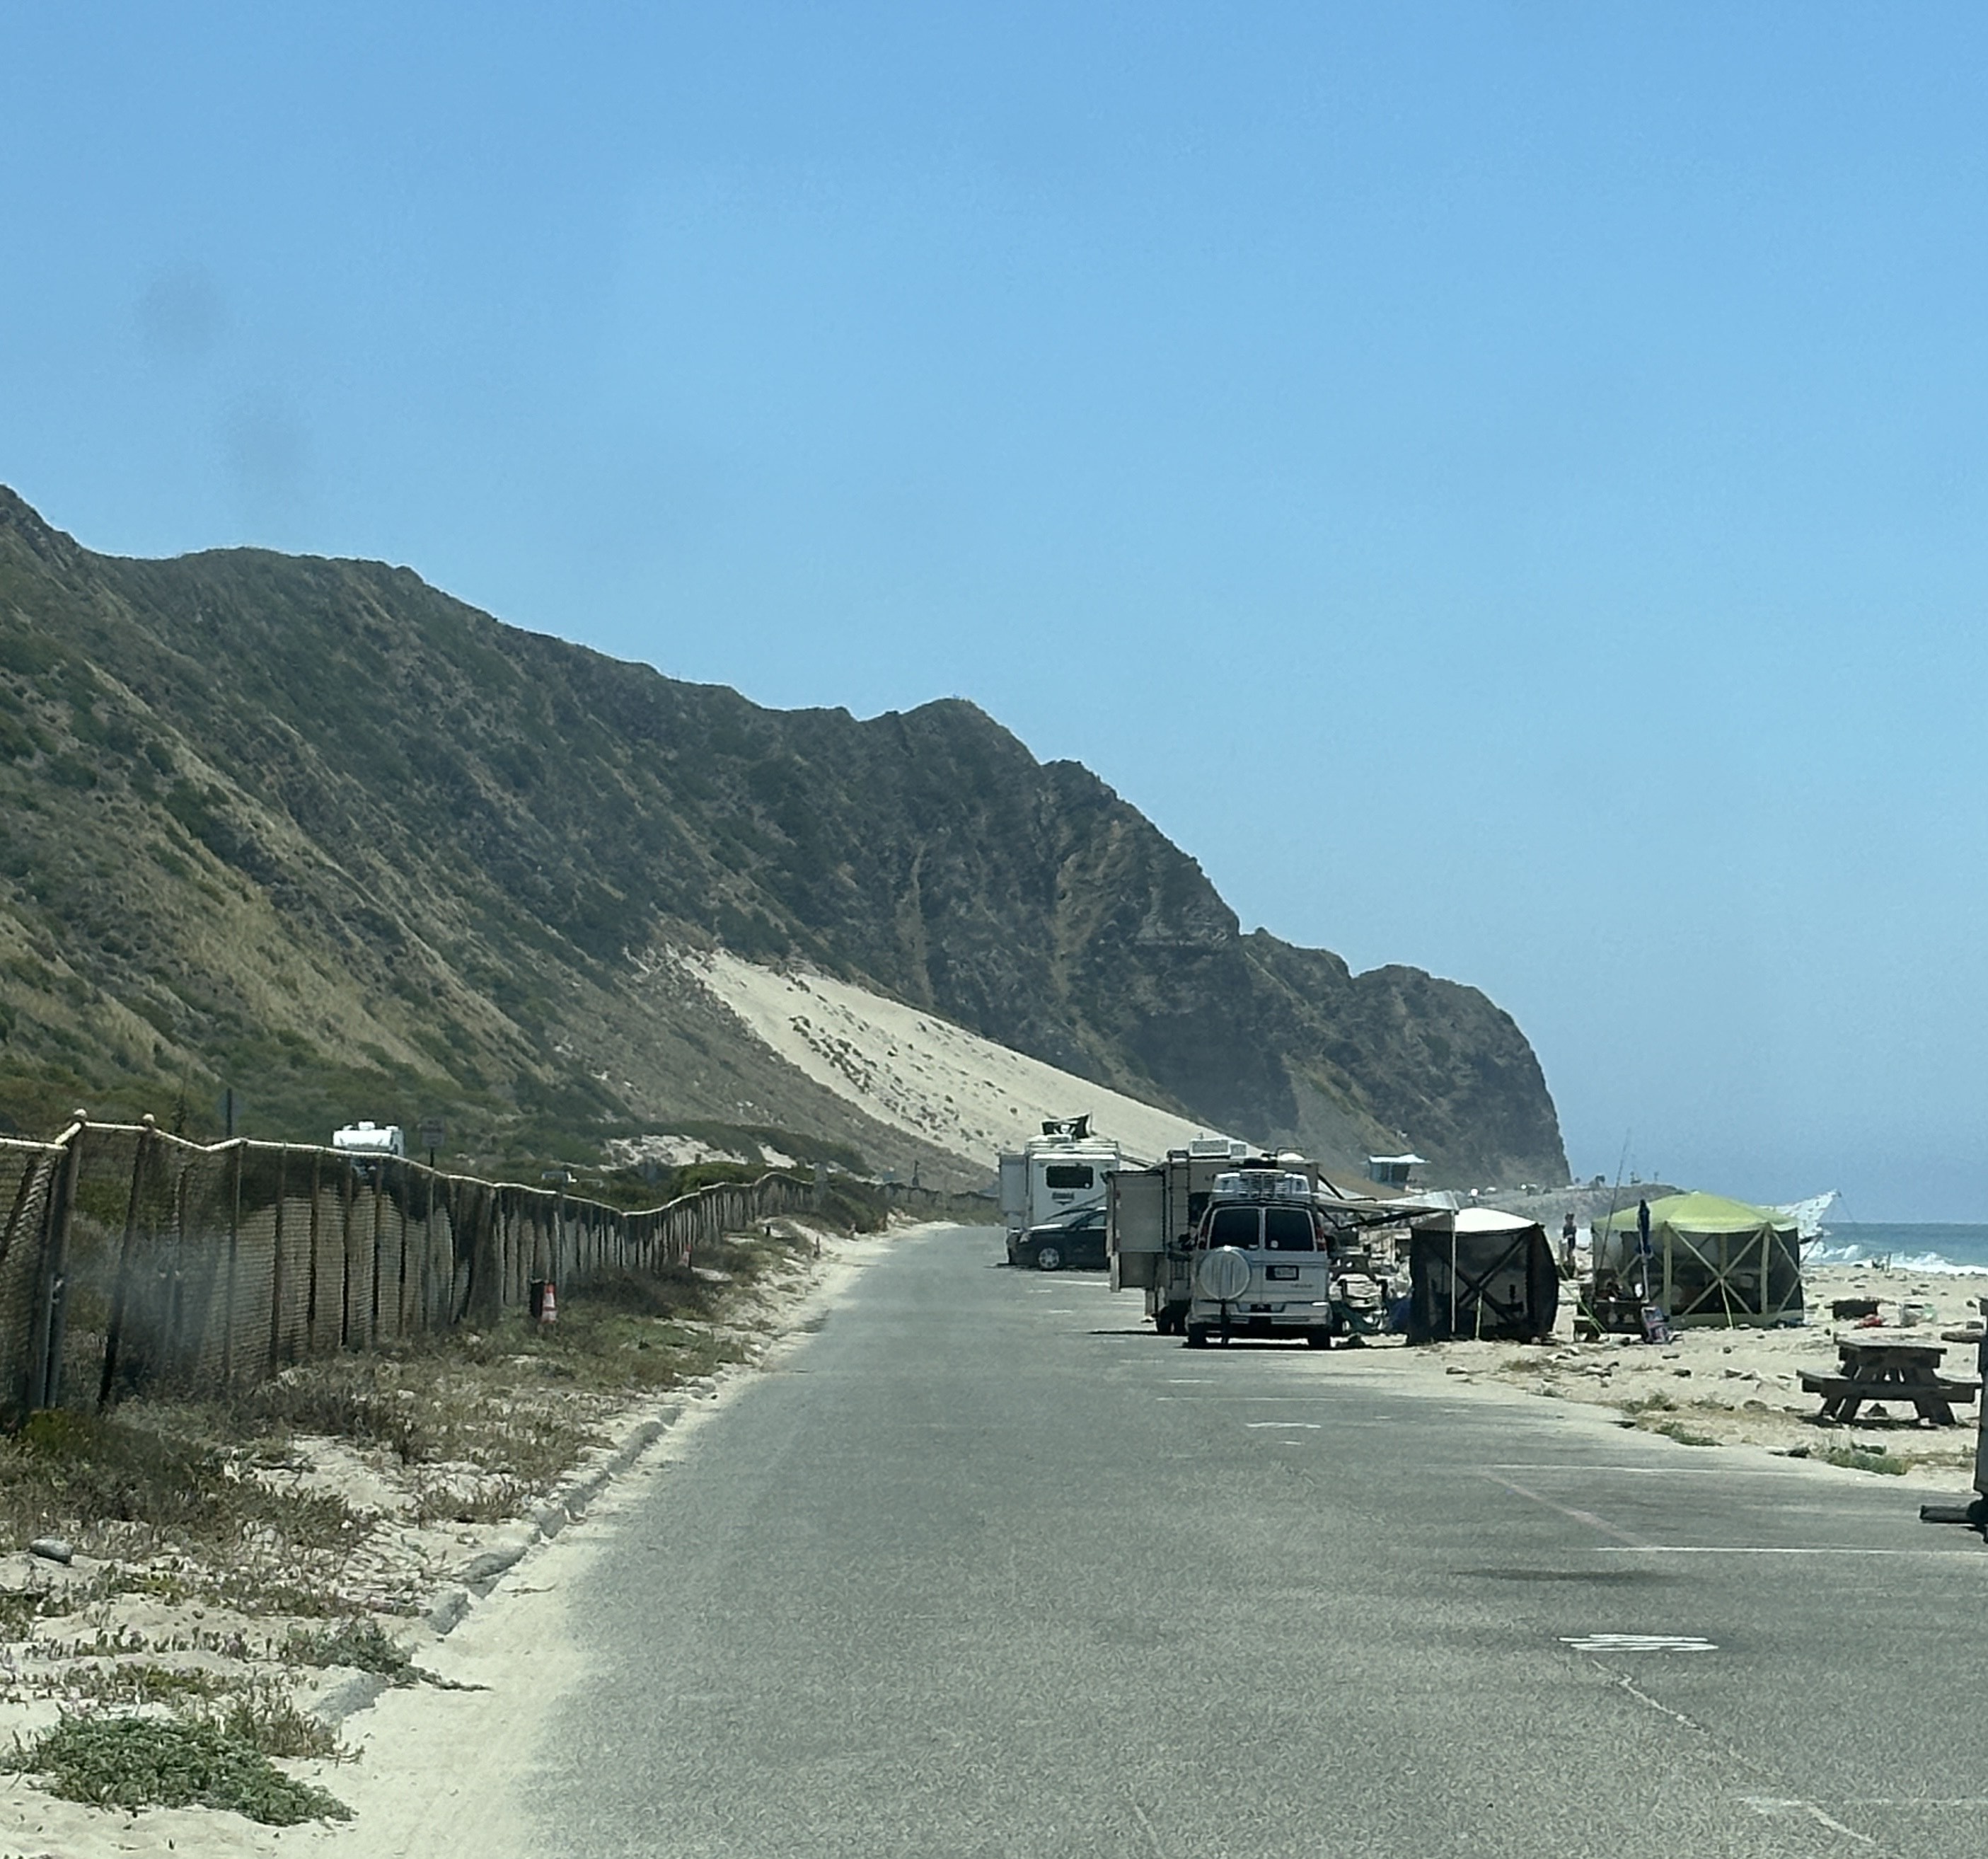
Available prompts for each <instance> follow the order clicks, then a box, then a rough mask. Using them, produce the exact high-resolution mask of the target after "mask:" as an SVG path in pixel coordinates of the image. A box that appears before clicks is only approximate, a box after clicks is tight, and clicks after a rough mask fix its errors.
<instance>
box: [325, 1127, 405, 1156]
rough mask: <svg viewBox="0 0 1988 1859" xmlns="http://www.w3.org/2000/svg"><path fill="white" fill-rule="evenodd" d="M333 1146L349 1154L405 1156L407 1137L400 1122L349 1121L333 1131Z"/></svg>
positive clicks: (341, 1152)
mask: <svg viewBox="0 0 1988 1859" xmlns="http://www.w3.org/2000/svg"><path fill="white" fill-rule="evenodd" d="M331 1146H332V1147H333V1149H335V1150H337V1151H338V1152H339V1153H340V1154H341V1155H347V1156H404V1155H405V1154H406V1153H407V1136H406V1134H405V1133H404V1131H403V1130H402V1129H401V1126H400V1125H399V1124H398V1123H347V1125H346V1126H345V1127H344V1128H343V1129H334V1130H333V1132H332V1133H331Z"/></svg>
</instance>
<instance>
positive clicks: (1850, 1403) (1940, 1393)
mask: <svg viewBox="0 0 1988 1859" xmlns="http://www.w3.org/2000/svg"><path fill="white" fill-rule="evenodd" d="M1836 1353H1837V1355H1838V1358H1839V1363H1838V1366H1839V1368H1840V1370H1841V1373H1838V1374H1834V1375H1808V1374H1804V1376H1802V1378H1801V1384H1802V1390H1803V1392H1804V1393H1809V1394H1820V1395H1821V1397H1822V1415H1821V1417H1822V1418H1823V1419H1824V1420H1845V1421H1848V1420H1854V1419H1855V1418H1856V1417H1857V1410H1858V1408H1859V1407H1861V1406H1862V1405H1863V1404H1865V1402H1866V1401H1867V1400H1909V1401H1910V1402H1911V1403H1912V1406H1913V1407H1914V1408H1915V1410H1917V1411H1918V1413H1919V1417H1920V1418H1921V1419H1922V1420H1931V1421H1932V1423H1933V1424H1935V1425H1936V1426H1940V1427H1951V1426H1952V1425H1953V1424H1955V1422H1954V1418H1953V1405H1952V1404H1953V1403H1954V1402H1956V1401H1963V1402H1965V1401H1970V1400H1973V1398H1974V1397H1975V1396H1976V1394H1978V1393H1980V1386H1981V1384H1980V1383H1979V1382H1975V1381H1956V1380H1951V1379H1949V1377H1947V1376H1943V1375H1942V1374H1941V1373H1940V1372H1939V1360H1940V1358H1941V1357H1942V1356H1944V1355H1945V1354H1946V1350H1945V1349H1943V1348H1942V1347H1941V1346H1940V1345H1939V1343H1902V1342H1895V1341H1893V1340H1892V1339H1890V1338H1888V1337H1883V1338H1881V1337H1876V1336H1871V1337H1865V1336H1841V1337H1838V1339H1837V1344H1836Z"/></svg>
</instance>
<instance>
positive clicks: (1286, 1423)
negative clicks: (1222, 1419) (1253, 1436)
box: [1242, 1420, 1325, 1433]
mask: <svg viewBox="0 0 1988 1859" xmlns="http://www.w3.org/2000/svg"><path fill="white" fill-rule="evenodd" d="M1242 1426H1243V1430H1244V1431H1246V1432H1249V1433H1254V1432H1256V1431H1257V1430H1258V1429H1259V1427H1280V1428H1282V1429H1283V1431H1286V1432H1288V1431H1290V1429H1291V1428H1292V1427H1302V1428H1303V1430H1304V1431H1306V1432H1307V1433H1323V1432H1324V1431H1325V1422H1324V1420H1245V1421H1244V1422H1243V1423H1242Z"/></svg>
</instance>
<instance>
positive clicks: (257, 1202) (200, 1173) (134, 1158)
mask: <svg viewBox="0 0 1988 1859" xmlns="http://www.w3.org/2000/svg"><path fill="white" fill-rule="evenodd" d="M819 1202H820V1187H819V1184H818V1183H817V1182H815V1181H807V1180H800V1179H799V1178H798V1177H795V1176H793V1175H789V1174H783V1173H778V1172H773V1173H767V1174H766V1175H762V1177H759V1180H756V1181H752V1182H749V1183H720V1184H718V1185H715V1186H712V1187H705V1188H701V1189H699V1190H698V1191H697V1192H696V1193H695V1194H686V1195H684V1196H682V1197H680V1198H678V1199H677V1200H671V1201H670V1202H668V1203H667V1204H664V1205H663V1206H661V1207H652V1208H649V1209H646V1210H644V1211H641V1212H636V1213H630V1212H627V1211H623V1210H621V1209H620V1208H617V1207H608V1206H605V1205H603V1204H602V1203H600V1202H599V1201H595V1200H587V1199H584V1198H582V1197H578V1196H575V1195H573V1194H568V1193H566V1192H565V1191H564V1190H563V1189H560V1188H549V1187H527V1186H524V1185H522V1184H519V1183H499V1182H491V1181H483V1180H477V1179H475V1177H470V1176H465V1175H451V1174H448V1173H444V1172H442V1171H440V1170H435V1169H432V1168H428V1167H424V1166H423V1165H422V1164H421V1163H418V1162H416V1161H414V1160H410V1159H408V1158H407V1157H404V1156H354V1155H352V1154H350V1153H347V1152H344V1151H342V1150H330V1149H320V1148H316V1147H313V1146H309V1145H306V1144H303V1143H257V1142H250V1141H247V1140H244V1139H237V1140H235V1141H232V1142H227V1143H216V1144H215V1145H213V1146H201V1144H198V1143H189V1142H186V1141H184V1140H182V1139H180V1138H178V1137H177V1136H171V1135H168V1134H167V1133H166V1132H164V1131H163V1130H161V1129H156V1128H154V1126H152V1124H151V1123H150V1120H149V1119H147V1122H146V1123H143V1124H110V1123H91V1122H90V1121H88V1120H87V1119H79V1120H78V1121H77V1122H76V1123H74V1124H73V1125H71V1126H70V1127H69V1129H66V1130H65V1131H64V1132H63V1134H62V1135H61V1136H59V1138H57V1139H56V1140H55V1141H54V1142H52V1143H32V1142H24V1141H20V1140H17V1139H0V1210H4V1218H5V1225H4V1227H0V1406H11V1407H14V1408H15V1410H16V1411H32V1410H35V1409H39V1408H47V1407H62V1406H68V1407H85V1406H88V1407H107V1406H109V1405H110V1404H112V1403H113V1402H114V1401H115V1400H117V1398H118V1397H120V1395H121V1394H123V1393H127V1392H129V1391H130V1390H134V1389H135V1388H137V1387H140V1386H147V1385H155V1384H161V1383H163V1384H165V1385H168V1386H173V1387H208V1388H213V1389H217V1390H218V1389H223V1388H228V1387H243V1386H246V1385H248V1384H249V1383H253V1382H255V1381H258V1380H262V1379H263V1378H265V1376H270V1375H273V1374H276V1373H278V1372H279V1371H280V1370H282V1369H283V1368H284V1367H286V1366H288V1365H289V1364H290V1363H295V1362H299V1361H302V1360H304V1359H305V1358H306V1357H308V1356H316V1355H322V1354H324V1353H329V1352H330V1351H333V1350H336V1349H364V1348H370V1347H374V1346H377V1345H378V1344H380V1343H388V1342H396V1341H401V1340H405V1339H411V1338H413V1337H416V1336H424V1335H428V1334H431V1333H433V1332H437V1331H440V1330H445V1329H450V1328H451V1327H453V1326H456V1325H458V1324H469V1325H487V1324H489V1323H490V1322H494V1321H495V1319H497V1318H498V1317H499V1316H502V1314H503V1313H504V1312H506V1311H511V1310H519V1309H526V1308H527V1307H528V1305H529V1300H530V1299H531V1296H532V1290H533V1287H534V1285H536V1284H539V1283H543V1282H547V1281H549V1282H553V1283H554V1284H555V1285H557V1286H558V1287H560V1288H561V1289H562V1290H583V1289H585V1288H586V1287H587V1285H589V1284H590V1283H591V1282H596V1281H597V1280H598V1279H599V1278H600V1277H601V1276H602V1275H605V1274H610V1273H618V1272H628V1271H634V1272H657V1271H660V1270H661V1269H663V1268H666V1267H669V1266H672V1265H675V1266H686V1265H690V1264H691V1262H692V1261H693V1259H694V1257H695V1251H696V1249H697V1248H698V1246H700V1245H701V1244H710V1243H711V1242H712V1241H715V1240H717V1239H718V1238H721V1237H722V1235H724V1234H727V1233H737V1232H742V1231H745V1230H747V1229H748V1228H749V1227H751V1226H752V1224H754V1223H755V1222H756V1221H761V1220H764V1219H766V1218H768V1217H771V1216H773V1215H776V1214H791V1213H798V1212H800V1211H805V1210H808V1209H810V1208H813V1207H816V1206H817V1205H818V1204H819Z"/></svg>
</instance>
